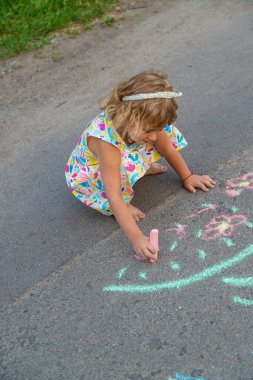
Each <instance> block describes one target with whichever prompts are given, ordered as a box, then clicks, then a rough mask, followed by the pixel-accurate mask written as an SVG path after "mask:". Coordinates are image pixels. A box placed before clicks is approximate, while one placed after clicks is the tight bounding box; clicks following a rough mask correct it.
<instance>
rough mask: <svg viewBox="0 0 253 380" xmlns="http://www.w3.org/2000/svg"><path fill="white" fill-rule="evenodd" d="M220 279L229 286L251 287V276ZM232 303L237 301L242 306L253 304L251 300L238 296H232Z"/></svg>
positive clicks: (252, 282) (252, 280)
mask: <svg viewBox="0 0 253 380" xmlns="http://www.w3.org/2000/svg"><path fill="white" fill-rule="evenodd" d="M222 281H223V282H224V283H225V284H227V285H230V286H234V287H237V288H242V287H253V277H223V278H222ZM232 301H233V302H234V303H239V304H241V305H244V306H253V301H252V300H248V299H246V298H241V297H238V296H234V297H232Z"/></svg>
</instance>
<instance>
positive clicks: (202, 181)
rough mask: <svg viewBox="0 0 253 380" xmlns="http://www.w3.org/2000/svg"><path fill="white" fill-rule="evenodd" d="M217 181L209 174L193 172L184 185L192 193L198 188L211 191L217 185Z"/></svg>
mask: <svg viewBox="0 0 253 380" xmlns="http://www.w3.org/2000/svg"><path fill="white" fill-rule="evenodd" d="M215 184H216V182H215V181H214V180H212V179H211V178H210V177H209V176H208V175H197V174H193V175H191V176H190V177H189V178H187V179H186V180H185V181H184V187H185V188H186V189H187V190H188V191H190V192H191V193H196V189H201V190H202V191H209V189H212V188H214V187H215Z"/></svg>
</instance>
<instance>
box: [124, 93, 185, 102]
mask: <svg viewBox="0 0 253 380" xmlns="http://www.w3.org/2000/svg"><path fill="white" fill-rule="evenodd" d="M178 96H182V92H170V91H163V92H148V93H147V94H136V95H129V96H123V98H122V100H123V101H126V100H144V99H155V98H167V99H171V98H177V97H178Z"/></svg>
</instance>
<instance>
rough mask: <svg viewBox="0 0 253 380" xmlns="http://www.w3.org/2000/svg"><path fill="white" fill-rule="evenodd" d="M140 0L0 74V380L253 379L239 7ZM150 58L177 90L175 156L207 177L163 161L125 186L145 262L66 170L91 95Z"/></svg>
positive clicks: (245, 40)
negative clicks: (155, 243) (196, 186)
mask: <svg viewBox="0 0 253 380" xmlns="http://www.w3.org/2000/svg"><path fill="white" fill-rule="evenodd" d="M146 4H147V8H143V9H139V10H138V12H139V13H138V14H137V15H136V16H132V18H131V17H130V19H129V20H128V21H126V23H125V24H123V26H122V27H121V28H117V27H116V26H115V27H114V30H112V29H110V30H109V31H101V32H98V31H90V32H89V33H88V34H86V36H84V37H82V38H83V40H82V38H80V40H79V44H80V45H79V50H78V54H77V58H75V59H74V58H72V57H68V58H67V59H66V61H65V62H61V63H59V65H58V66H57V67H55V66H54V67H51V66H50V65H49V66H48V67H46V68H45V70H44V72H43V73H41V72H40V71H38V73H37V74H36V73H35V74H34V76H32V77H31V78H30V82H29V81H26V82H24V80H23V79H22V78H17V80H18V81H20V83H21V82H22V80H23V82H22V86H23V87H20V88H17V91H16V95H15V93H14V92H12V90H11V89H10V88H11V83H10V84H9V87H8V86H7V84H6V83H7V82H8V78H7V79H6V78H4V81H3V84H4V86H6V87H5V89H6V91H5V94H6V99H7V100H8V101H6V107H5V109H4V110H3V112H2V116H1V120H3V121H4V123H3V124H4V129H3V134H2V139H1V145H2V148H1V164H0V165H1V172H2V173H3V174H2V175H1V187H2V191H1V210H2V211H1V213H2V216H3V217H2V218H1V235H2V238H1V245H2V248H1V283H0V289H1V306H2V308H3V313H2V318H1V328H2V333H1V363H2V364H1V369H0V371H1V372H0V374H1V378H3V379H35V378H36V379H108V380H109V379H115V380H118V379H130V380H139V379H140V380H142V379H145V380H147V379H159V380H160V379H166V380H167V379H188V380H195V379H196V378H202V379H203V380H207V379H212V380H230V379H235V380H251V379H253V375H252V373H253V355H252V352H253V342H252V327H253V325H252V310H253V309H252V307H253V306H252V300H253V296H252V269H251V268H252V250H253V247H252V226H253V208H252V196H253V191H252V189H251V188H250V187H251V185H250V184H251V183H252V177H251V176H249V175H248V173H250V172H252V167H253V165H252V164H253V149H252V147H253V125H252V120H253V117H252V115H253V112H252V99H253V97H252V87H253V85H252V77H253V75H252V74H253V65H252V56H253V53H252V45H253V39H252V30H253V28H252V13H253V4H252V2H251V1H233V2H230V1H222V2H221V1H205V2H202V1H191V2H189V1H161V2H157V3H155V4H152V2H147V3H146ZM136 12H137V11H136ZM87 44H89V45H87ZM82 46H84V47H83V48H82ZM87 46H88V47H87ZM87 50H88V54H87ZM72 59H73V60H72ZM77 62H78V64H77ZM150 67H155V68H160V69H162V70H165V71H167V72H168V73H169V75H170V78H171V80H172V81H173V83H174V87H175V90H176V91H182V92H183V97H182V98H181V99H180V114H179V119H178V123H177V125H178V127H179V129H180V130H181V131H182V132H183V133H184V134H185V136H186V138H187V140H188V143H189V145H188V147H187V148H186V149H185V151H184V152H183V156H184V158H185V159H186V161H187V162H188V164H189V166H190V167H191V168H192V170H194V171H195V172H198V173H209V174H210V175H212V176H213V177H214V178H215V179H216V180H217V187H216V189H215V190H214V191H211V192H209V193H208V194H203V193H200V192H199V193H198V194H196V195H192V194H189V193H187V192H186V191H185V190H184V189H182V186H181V183H180V181H179V180H178V178H177V177H176V175H175V174H174V173H173V172H172V171H169V173H168V174H166V175H162V176H155V177H148V178H144V179H143V180H141V181H139V182H138V183H137V185H136V189H135V190H136V196H135V202H134V204H135V205H137V206H138V207H140V208H141V209H143V210H144V211H145V213H146V218H145V220H144V221H143V222H141V226H142V228H143V230H144V231H145V232H146V233H147V234H148V232H149V231H150V229H151V228H159V230H160V246H161V247H160V259H159V262H158V263H157V264H155V265H145V264H143V263H139V262H137V261H136V260H134V259H133V257H132V256H133V252H132V251H131V247H130V246H129V243H128V242H127V240H126V238H125V237H124V236H123V234H122V232H121V231H120V230H119V229H118V227H117V224H116V223H115V221H114V219H113V218H106V217H104V216H102V215H99V214H96V213H95V212H93V211H92V210H90V209H87V208H84V207H83V206H82V204H81V203H80V202H78V201H77V200H75V199H74V197H73V196H72V195H71V194H70V192H69V191H68V189H67V187H66V185H65V179H64V166H65V163H66V161H67V159H68V155H69V153H70V151H71V149H72V148H73V147H74V145H75V143H76V141H77V139H78V137H79V135H80V133H81V131H82V125H83V124H85V123H86V122H87V121H88V120H89V119H90V118H91V117H93V116H94V115H95V114H96V112H97V108H96V107H95V102H96V99H98V98H99V97H100V96H101V95H102V94H104V92H106V91H107V90H109V89H110V87H111V85H112V84H113V83H115V81H116V82H117V81H118V80H120V79H122V78H124V77H126V76H129V74H132V73H135V72H136V71H140V70H143V69H146V68H150ZM42 74H43V75H42ZM45 74H47V75H46V76H45ZM9 80H11V77H10V78H9ZM18 83H19V82H18ZM63 89H65V90H64V91H63ZM22 94H23V98H22ZM47 94H48V95H47ZM47 96H48V99H47ZM64 102H65V103H64ZM233 177H238V178H239V179H238V180H237V181H234V182H233V183H234V186H235V189H236V190H237V194H235V193H233V192H232V190H233V189H234V188H233V187H231V186H232V185H231V184H230V190H229V188H227V186H228V185H229V183H228V182H227V180H229V179H230V178H233ZM235 182H236V183H235ZM222 218H223V219H222ZM210 223H211V224H210ZM187 376H188V377H187Z"/></svg>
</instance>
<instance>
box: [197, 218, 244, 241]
mask: <svg viewBox="0 0 253 380" xmlns="http://www.w3.org/2000/svg"><path fill="white" fill-rule="evenodd" d="M246 221H247V218H246V216H244V215H233V216H227V215H220V216H217V217H215V218H213V219H212V220H211V222H210V223H209V224H207V225H206V226H205V227H204V231H203V234H202V236H201V239H203V240H214V239H218V238H222V237H227V236H231V235H233V233H234V232H235V230H236V228H237V227H238V226H240V225H241V224H243V223H245V222H246Z"/></svg>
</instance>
